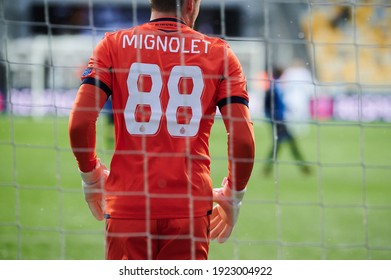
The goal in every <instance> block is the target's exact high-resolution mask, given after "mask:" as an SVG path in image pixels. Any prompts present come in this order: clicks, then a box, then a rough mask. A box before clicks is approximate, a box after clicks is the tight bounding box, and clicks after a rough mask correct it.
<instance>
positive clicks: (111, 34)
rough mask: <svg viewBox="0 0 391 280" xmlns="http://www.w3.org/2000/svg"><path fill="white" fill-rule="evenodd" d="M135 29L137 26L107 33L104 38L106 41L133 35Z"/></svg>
mask: <svg viewBox="0 0 391 280" xmlns="http://www.w3.org/2000/svg"><path fill="white" fill-rule="evenodd" d="M136 28H137V26H135V27H130V28H126V29H118V30H114V31H109V32H106V33H105V35H104V38H105V39H108V40H116V39H118V38H121V37H122V36H123V35H124V34H128V33H133V32H134V30H135V29H136Z"/></svg>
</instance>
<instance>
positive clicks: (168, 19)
mask: <svg viewBox="0 0 391 280" xmlns="http://www.w3.org/2000/svg"><path fill="white" fill-rule="evenodd" d="M161 21H171V22H178V23H182V24H184V25H186V23H185V22H183V21H182V20H180V19H178V18H173V17H172V18H171V17H166V18H156V19H153V20H151V21H149V22H152V23H154V22H161Z"/></svg>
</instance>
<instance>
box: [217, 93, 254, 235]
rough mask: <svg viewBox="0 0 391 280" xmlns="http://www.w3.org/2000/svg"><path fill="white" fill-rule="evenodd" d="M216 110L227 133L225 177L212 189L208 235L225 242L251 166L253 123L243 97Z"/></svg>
mask: <svg viewBox="0 0 391 280" xmlns="http://www.w3.org/2000/svg"><path fill="white" fill-rule="evenodd" d="M237 100H239V101H240V100H242V101H243V103H231V104H227V105H225V106H224V107H222V108H221V109H220V111H221V114H222V116H223V120H224V124H225V127H226V130H227V135H228V158H229V162H228V178H227V179H226V180H225V181H223V184H222V188H219V189H214V190H213V200H214V202H216V203H217V205H216V206H215V207H214V208H213V211H212V216H211V238H212V239H216V238H217V240H218V241H219V242H220V243H222V242H225V241H226V240H227V239H228V238H229V236H230V235H231V232H232V230H233V228H234V226H235V224H236V221H237V218H238V215H239V209H240V205H241V201H242V199H243V197H244V194H245V191H246V186H247V183H248V181H249V179H250V176H251V172H252V169H253V165H254V156H255V140H254V130H253V123H252V122H251V118H250V113H249V110H248V107H247V105H246V104H245V103H246V100H245V99H242V98H237Z"/></svg>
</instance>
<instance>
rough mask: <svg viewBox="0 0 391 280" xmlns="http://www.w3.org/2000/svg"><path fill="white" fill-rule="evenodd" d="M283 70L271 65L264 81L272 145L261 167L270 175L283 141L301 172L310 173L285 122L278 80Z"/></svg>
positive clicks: (266, 112) (265, 110)
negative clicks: (267, 79)
mask: <svg viewBox="0 0 391 280" xmlns="http://www.w3.org/2000/svg"><path fill="white" fill-rule="evenodd" d="M282 73H283V71H282V69H280V68H279V67H273V71H272V78H271V80H270V83H266V88H265V98H264V113H265V117H266V119H267V120H268V122H269V123H270V126H271V132H272V145H271V148H270V149H269V151H268V154H267V162H266V164H265V166H264V168H263V173H264V175H266V176H268V175H270V173H271V171H272V169H273V163H274V162H275V160H277V158H278V155H279V153H280V148H281V145H282V144H283V143H286V144H287V145H288V146H289V149H290V152H291V154H292V156H293V158H294V159H295V161H296V162H297V163H298V166H299V168H300V170H301V172H302V173H304V174H310V173H311V170H310V168H309V167H308V166H307V165H304V157H303V155H302V153H301V151H300V149H299V147H298V145H297V143H296V139H295V137H294V134H293V133H291V131H290V130H289V128H288V126H287V124H286V122H287V119H286V111H287V106H286V104H285V100H284V92H283V91H282V86H281V84H280V82H279V80H280V78H281V75H282Z"/></svg>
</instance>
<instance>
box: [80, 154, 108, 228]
mask: <svg viewBox="0 0 391 280" xmlns="http://www.w3.org/2000/svg"><path fill="white" fill-rule="evenodd" d="M109 174H110V171H109V170H108V169H107V168H106V166H105V165H104V164H102V163H101V162H100V160H99V159H98V161H97V163H96V167H95V169H94V170H92V171H90V172H86V173H84V172H80V175H81V178H82V187H83V193H84V198H85V200H86V202H87V204H88V207H89V208H90V211H91V213H92V215H94V217H95V218H96V219H97V220H98V221H101V220H103V213H104V200H103V192H104V186H105V183H106V180H107V177H108V176H109Z"/></svg>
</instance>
